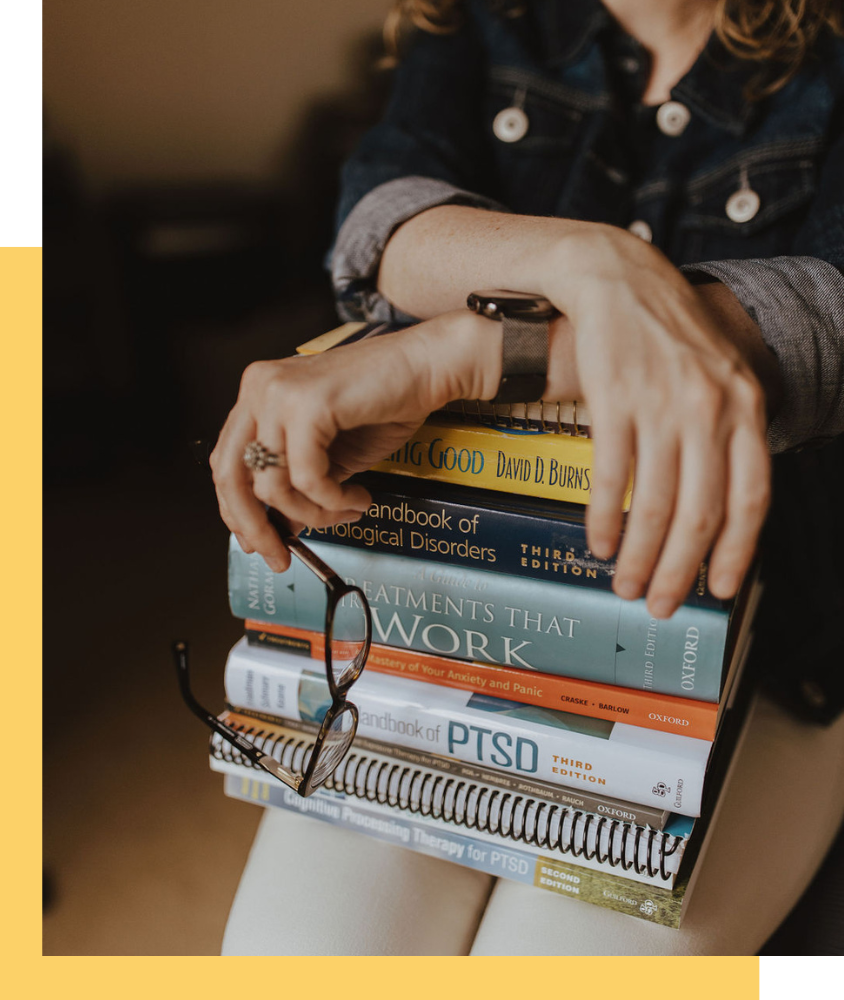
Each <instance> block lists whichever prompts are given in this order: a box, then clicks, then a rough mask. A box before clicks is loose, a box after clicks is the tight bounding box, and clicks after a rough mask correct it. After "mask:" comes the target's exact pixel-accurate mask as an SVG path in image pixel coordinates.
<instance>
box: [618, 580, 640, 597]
mask: <svg viewBox="0 0 844 1000" xmlns="http://www.w3.org/2000/svg"><path fill="white" fill-rule="evenodd" d="M613 589H614V590H615V592H616V594H618V596H619V597H623V598H624V600H625V601H635V600H636V598H637V597H639V596H641V593H642V587H641V585H640V584H638V583H636V581H635V580H617V581H616V583H615V585H614V587H613Z"/></svg>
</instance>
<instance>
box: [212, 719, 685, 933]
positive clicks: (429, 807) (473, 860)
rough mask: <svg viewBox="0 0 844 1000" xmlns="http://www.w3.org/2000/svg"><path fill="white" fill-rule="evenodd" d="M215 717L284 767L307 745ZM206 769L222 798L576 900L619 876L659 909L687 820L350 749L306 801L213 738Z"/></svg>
mask: <svg viewBox="0 0 844 1000" xmlns="http://www.w3.org/2000/svg"><path fill="white" fill-rule="evenodd" d="M221 718H224V719H225V721H227V722H228V723H229V724H230V725H233V726H234V728H236V729H237V730H239V731H240V732H243V733H244V734H245V735H246V736H247V738H249V739H250V740H251V741H252V742H254V743H255V744H256V745H257V746H259V748H260V749H262V750H264V752H268V753H271V754H272V755H273V756H274V757H275V758H276V759H278V760H280V761H281V762H282V763H284V764H285V765H287V766H291V767H293V768H297V767H301V766H302V765H303V762H304V761H305V760H306V759H307V756H308V754H309V753H310V750H311V747H312V745H313V743H312V737H310V736H309V735H308V734H303V733H301V732H297V731H296V730H291V729H288V728H286V727H284V726H282V725H273V724H270V723H268V722H265V721H261V720H256V719H253V718H251V717H249V716H245V715H241V714H238V713H234V712H230V713H227V714H226V715H225V716H222V717H221ZM211 767H212V768H213V769H214V770H218V771H222V772H223V773H226V774H227V775H228V776H229V778H230V779H231V780H227V785H226V791H227V793H228V794H230V795H234V796H236V797H240V798H247V799H252V800H256V801H258V802H262V803H263V804H266V805H275V806H280V807H282V808H287V809H292V810H295V811H299V812H307V813H310V814H312V815H314V816H316V817H318V818H320V819H323V820H327V821H328V822H332V823H334V824H337V825H340V826H344V827H346V828H348V829H353V830H358V831H361V832H366V833H369V834H371V835H374V836H376V837H380V838H381V839H383V840H386V841H388V842H392V843H395V844H400V845H402V846H405V847H410V848H412V849H414V850H418V851H423V852H425V853H428V854H434V855H436V856H440V857H444V858H447V859H449V860H453V861H457V862H459V863H461V864H464V865H468V866H469V867H472V868H475V869H478V870H481V871H486V872H488V873H489V874H492V875H502V876H505V877H510V878H514V877H515V878H518V879H519V880H520V881H525V882H530V883H532V884H535V885H540V886H542V887H545V888H549V889H553V890H556V891H558V892H564V893H566V894H568V895H571V894H575V895H578V896H581V897H582V896H584V895H585V894H588V893H591V892H597V891H599V890H600V892H604V891H610V892H615V891H616V890H617V889H618V888H619V886H618V881H619V876H620V877H621V882H622V883H623V886H624V887H626V888H627V889H629V890H630V891H631V892H632V891H633V889H632V887H633V886H634V885H638V886H639V888H640V889H645V890H646V895H649V896H651V895H652V894H653V892H654V891H655V890H662V891H663V893H665V894H667V895H666V897H665V900H664V901H663V904H664V905H663V909H665V910H666V915H669V914H668V910H669V909H670V907H669V906H668V904H669V902H670V901H673V900H674V897H673V894H672V892H671V890H672V889H673V887H674V885H675V882H676V879H677V873H678V870H679V868H680V862H681V860H682V858H683V854H684V851H685V848H686V845H687V843H688V838H689V835H690V833H691V831H692V828H693V826H694V822H695V821H694V820H692V819H689V818H687V817H682V816H672V817H671V818H670V819H669V821H668V823H667V824H666V826H665V829H663V830H657V829H655V828H653V827H649V826H640V825H637V824H635V823H631V822H628V821H623V820H620V819H616V818H610V817H608V816H604V815H597V814H595V813H587V812H583V811H581V810H579V809H572V808H571V807H569V806H566V805H563V804H561V803H559V802H553V801H550V800H543V799H539V798H537V797H534V796H525V795H519V794H514V793H512V792H508V791H505V790H502V789H501V788H498V787H495V786H493V785H488V784H486V783H484V782H479V781H470V780H461V779H456V778H454V777H453V776H452V775H448V774H444V773H440V772H438V771H435V770H433V769H430V768H422V767H414V766H411V765H408V764H406V763H405V762H403V761H401V760H400V759H396V758H393V757H391V756H390V755H388V754H378V753H373V752H370V751H367V752H358V751H356V750H355V749H354V748H353V750H352V752H351V753H350V754H349V755H348V757H347V758H346V759H345V760H344V761H343V762H342V763H341V765H340V767H339V768H338V769H337V771H336V772H335V773H334V775H333V776H332V777H331V778H330V779H329V781H328V782H327V784H326V786H325V788H324V789H323V790H320V791H319V792H317V793H316V795H314V796H312V797H311V798H309V799H303V798H302V797H301V796H299V795H297V794H296V793H295V792H293V791H292V790H291V789H288V788H286V786H283V785H282V784H280V783H279V782H273V781H272V780H271V779H269V778H268V776H267V775H266V774H265V773H264V772H261V771H260V770H257V769H254V768H253V767H252V766H251V765H250V764H249V762H248V761H246V760H245V758H243V757H242V755H241V754H240V753H239V752H238V751H237V749H236V748H234V747H232V746H230V745H229V744H228V743H226V742H225V741H223V740H221V738H220V737H219V736H216V735H215V736H213V737H212V739H211ZM608 880H609V881H608ZM628 896H629V893H628ZM608 898H612V897H608Z"/></svg>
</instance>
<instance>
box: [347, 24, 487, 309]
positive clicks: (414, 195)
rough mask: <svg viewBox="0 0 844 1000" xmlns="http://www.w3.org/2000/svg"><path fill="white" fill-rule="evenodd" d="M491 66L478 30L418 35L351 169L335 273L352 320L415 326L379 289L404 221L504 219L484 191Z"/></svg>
mask: <svg viewBox="0 0 844 1000" xmlns="http://www.w3.org/2000/svg"><path fill="white" fill-rule="evenodd" d="M484 59H485V55H484V52H483V48H482V45H481V42H480V39H479V36H478V33H477V31H475V30H473V28H472V25H466V26H464V27H463V28H462V29H461V30H459V31H457V32H455V33H453V34H447V35H433V34H430V33H428V32H424V31H419V32H416V34H415V35H414V37H413V39H412V44H411V45H410V47H409V51H408V52H407V53H405V54H404V56H403V58H402V60H401V62H400V63H399V66H398V67H397V69H396V72H395V80H394V84H393V93H392V98H391V100H390V103H389V105H388V108H387V111H386V113H385V116H384V118H383V119H382V121H381V122H380V123H379V124H378V125H376V126H375V127H374V128H372V129H371V130H370V131H369V132H368V133H367V134H366V135H365V136H364V138H363V140H362V142H361V143H360V145H359V146H358V148H357V150H356V151H355V152H354V154H353V155H352V156H351V158H350V159H349V160H348V161H347V162H346V165H345V166H344V168H343V174H342V185H341V196H340V203H339V207H338V214H337V229H338V232H337V239H336V241H335V245H334V248H333V252H332V255H331V272H332V280H333V283H334V289H335V295H336V297H337V304H338V310H339V312H340V314H341V316H343V318H344V319H355V320H358V319H365V320H372V321H384V320H396V319H402V318H407V317H403V316H402V314H399V313H397V311H396V310H395V309H394V307H392V306H391V305H390V303H388V302H387V301H386V300H385V299H384V298H383V297H382V296H380V295H379V294H378V292H377V289H376V281H377V276H378V265H379V263H380V260H381V254H382V252H383V250H384V247H385V246H386V244H387V241H388V240H389V238H390V236H391V235H392V234H393V232H394V231H395V230H396V229H397V228H398V227H399V226H400V225H401V224H402V223H403V222H406V221H407V220H408V219H410V218H412V217H413V216H414V215H418V214H419V213H420V212H423V211H425V210H426V209H428V208H433V207H435V206H436V205H445V204H462V205H474V206H477V207H482V208H492V209H498V210H501V211H504V210H505V209H504V208H503V206H501V205H499V204H497V203H496V202H495V201H493V200H492V199H490V198H488V197H486V196H484V194H483V193H482V192H480V191H479V188H480V186H481V180H480V176H479V170H478V168H479V165H480V164H481V163H482V162H483V156H482V129H483V124H482V87H483V80H484V73H483V68H482V67H483V60H484Z"/></svg>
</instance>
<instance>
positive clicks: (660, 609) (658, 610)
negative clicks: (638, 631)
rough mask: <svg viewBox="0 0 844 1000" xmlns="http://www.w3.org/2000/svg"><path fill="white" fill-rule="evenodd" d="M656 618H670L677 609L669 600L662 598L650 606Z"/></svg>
mask: <svg viewBox="0 0 844 1000" xmlns="http://www.w3.org/2000/svg"><path fill="white" fill-rule="evenodd" d="M648 607H649V609H650V612H651V614H652V615H653V616H654V618H670V617H671V616H672V615H673V614H674V611H675V609H676V607H677V605H676V603H675V602H674V601H672V600H670V599H669V598H666V597H661V598H659V599H658V600H656V601H654V602H653V604H651V605H649V606H648Z"/></svg>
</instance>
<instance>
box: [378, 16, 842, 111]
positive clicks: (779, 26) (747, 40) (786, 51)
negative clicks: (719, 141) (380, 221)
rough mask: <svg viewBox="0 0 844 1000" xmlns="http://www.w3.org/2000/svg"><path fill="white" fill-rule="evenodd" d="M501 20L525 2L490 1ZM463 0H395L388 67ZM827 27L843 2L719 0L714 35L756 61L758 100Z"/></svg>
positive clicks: (836, 23) (780, 83)
mask: <svg viewBox="0 0 844 1000" xmlns="http://www.w3.org/2000/svg"><path fill="white" fill-rule="evenodd" d="M489 2H490V6H491V7H493V9H496V10H498V12H499V13H500V14H501V15H502V16H504V17H520V16H521V15H522V14H523V13H524V12H525V8H526V4H525V3H523V2H518V0H489ZM462 6H463V0H394V2H393V6H392V8H391V9H390V11H389V13H388V14H387V19H386V21H385V23H384V41H385V44H386V47H387V53H388V56H387V63H388V64H390V63H394V62H395V61H396V60H397V59H398V56H399V52H400V50H401V39H402V37H403V35H404V34H405V32H406V30H407V29H408V28H410V27H415V28H419V29H421V30H423V31H429V32H432V33H433V34H438V35H444V34H448V33H449V32H452V31H455V30H456V29H457V28H458V27H459V26H460V22H461V19H462V14H463V12H462V9H461V8H462ZM826 29H829V30H831V31H833V32H834V33H835V34H837V35H844V2H842V0H718V3H717V4H716V8H715V32H716V34H717V35H718V38H719V39H720V41H721V43H722V44H723V46H724V48H725V49H726V50H727V51H728V52H731V53H732V54H733V55H735V56H737V57H738V58H740V59H746V60H749V61H752V62H756V63H759V65H760V72H759V73H758V74H757V75H756V76H755V77H754V79H753V80H751V82H750V83H749V84H748V87H747V89H746V96H747V98H748V99H749V100H759V99H760V98H762V97H766V96H768V95H769V94H773V93H775V92H776V91H777V90H780V89H781V88H782V87H784V86H785V84H786V83H788V81H789V80H790V79H791V78H792V77H793V76H794V75H795V74H796V73H797V72H798V70H799V69H800V67H801V66H802V65H803V62H804V60H805V59H806V56H807V55H808V54H809V52H810V51H811V50H812V47H813V46H814V44H815V42H816V40H817V38H818V36H819V35H820V34H821V33H822V32H823V31H824V30H826Z"/></svg>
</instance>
